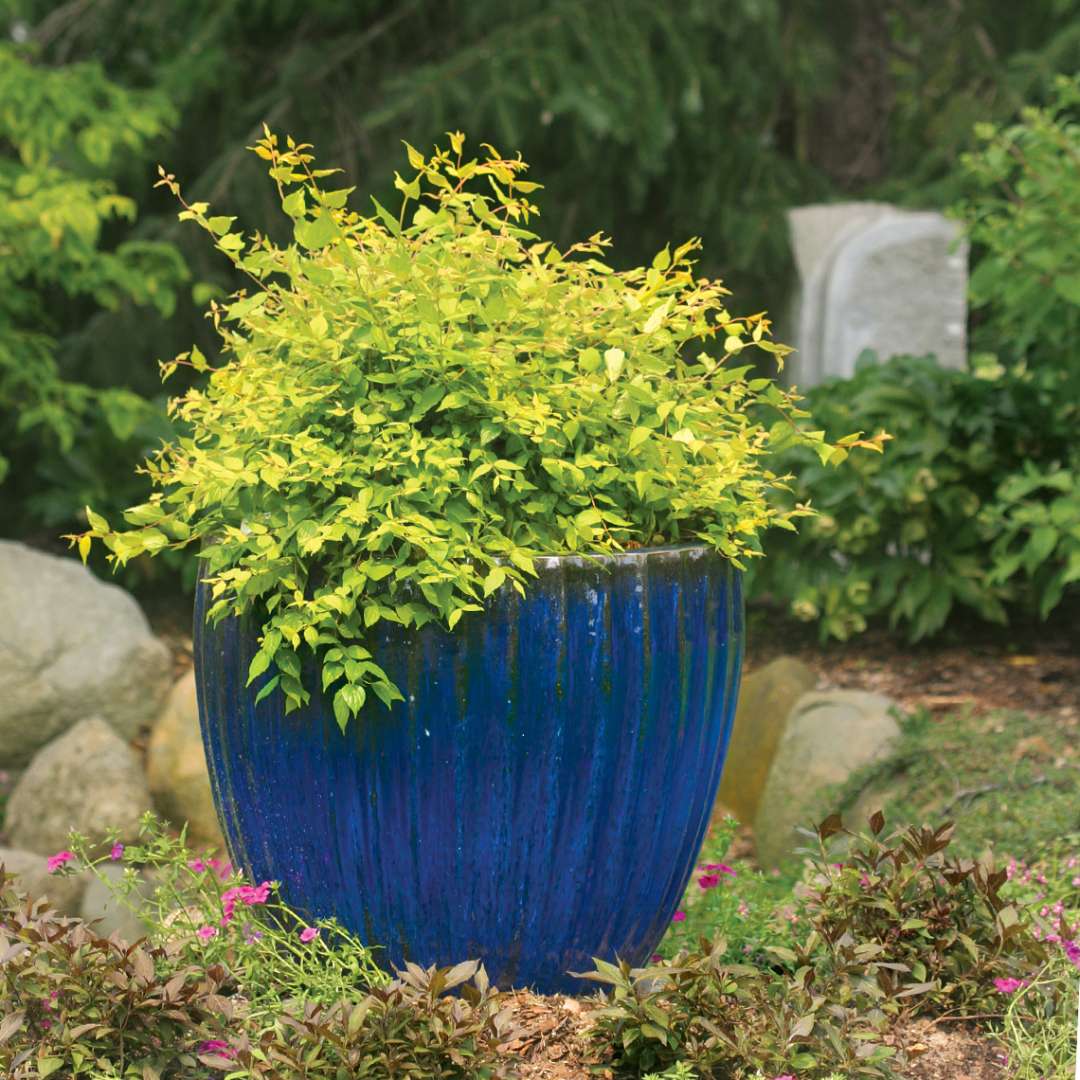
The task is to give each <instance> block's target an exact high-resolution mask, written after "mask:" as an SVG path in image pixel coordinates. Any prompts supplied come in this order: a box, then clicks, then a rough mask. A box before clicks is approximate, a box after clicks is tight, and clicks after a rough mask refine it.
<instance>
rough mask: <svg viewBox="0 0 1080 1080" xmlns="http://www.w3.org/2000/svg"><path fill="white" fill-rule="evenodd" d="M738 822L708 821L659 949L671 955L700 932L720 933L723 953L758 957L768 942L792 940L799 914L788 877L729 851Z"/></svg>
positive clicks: (760, 958) (696, 938)
mask: <svg viewBox="0 0 1080 1080" xmlns="http://www.w3.org/2000/svg"><path fill="white" fill-rule="evenodd" d="M737 828H738V822H736V820H735V819H734V818H731V817H728V818H726V819H725V820H723V821H722V822H718V823H715V824H713V825H712V826H710V828H709V832H708V835H707V836H706V838H705V843H704V845H703V846H702V849H701V851H700V853H699V854H698V866H697V869H696V870H695V871H694V874H693V876H692V877H691V879H690V884H689V885H688V887H687V891H686V896H685V898H684V900H683V903H682V904H681V905H680V909H679V911H678V912H676V915H675V920H674V921H673V922H672V924H671V927H670V928H669V930H668V932H667V934H665V935H664V940H663V941H662V942H661V944H660V948H659V950H658V953H659V955H660V956H661V957H663V958H664V959H668V960H670V959H672V958H673V957H674V956H676V955H677V954H678V953H679V952H680V951H682V950H684V949H690V948H693V947H694V946H695V945H696V944H697V942H698V941H700V940H701V938H702V937H708V938H712V937H717V936H719V937H722V938H724V939H725V940H726V941H727V943H728V949H729V953H728V956H727V959H728V960H730V961H732V962H754V963H760V962H762V961H765V960H767V959H768V953H767V950H768V949H769V947H770V946H774V945H782V944H784V943H785V942H786V941H788V940H790V938H791V934H792V932H793V928H794V927H793V923H792V920H793V919H794V920H795V921H796V923H797V920H798V915H797V913H796V912H795V905H794V903H793V901H792V896H791V881H790V880H786V879H783V878H781V877H779V876H778V875H777V876H773V875H771V874H765V873H763V872H762V871H761V870H759V869H758V868H757V867H756V866H755V865H754V864H753V863H751V862H750V861H749V860H747V859H734V858H731V857H730V855H729V854H728V852H729V850H730V848H731V844H732V840H733V839H734V837H735V833H736V830H737Z"/></svg>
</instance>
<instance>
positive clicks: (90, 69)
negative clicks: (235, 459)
mask: <svg viewBox="0 0 1080 1080" xmlns="http://www.w3.org/2000/svg"><path fill="white" fill-rule="evenodd" d="M0 100H2V101H3V102H4V103H5V108H4V109H3V110H2V112H0V253H2V258H0V483H3V484H4V488H3V490H4V496H3V499H4V508H5V510H4V520H3V522H2V523H0V528H2V529H3V530H4V532H5V533H10V532H12V531H26V530H28V529H32V528H40V527H41V526H42V525H45V526H52V527H55V526H57V525H60V524H62V523H66V522H71V521H73V520H75V518H76V514H77V513H78V511H79V509H80V507H82V506H83V505H85V504H86V502H87V501H90V500H94V501H95V502H97V503H99V504H102V503H103V504H105V505H106V506H109V507H117V508H119V507H120V506H123V505H126V503H125V501H124V500H130V499H132V498H138V497H141V496H142V492H143V491H144V490H145V489H146V486H147V485H146V482H145V480H141V479H139V480H136V479H135V478H133V477H131V475H130V471H129V470H125V471H121V472H119V473H118V472H117V467H116V466H117V463H118V461H120V460H122V459H123V458H124V457H125V456H130V455H131V454H139V453H145V452H146V451H147V450H148V449H149V448H151V447H152V446H153V445H154V444H155V443H156V441H157V440H158V438H160V437H165V436H167V435H168V434H170V431H171V429H170V427H169V425H168V422H167V420H166V418H165V416H164V410H163V407H162V404H161V403H153V402H151V401H148V400H147V399H146V398H144V397H142V396H141V395H140V394H138V393H136V392H134V391H133V390H132V389H131V386H132V383H133V382H134V383H137V382H138V380H137V378H134V377H133V372H132V366H131V364H130V363H125V364H122V365H121V364H116V365H115V367H114V369H113V372H112V374H113V375H114V376H115V377H116V382H115V383H114V384H113V385H108V386H102V385H100V384H99V383H95V382H94V380H92V379H90V378H88V377H87V372H86V370H85V367H86V365H85V363H84V360H85V357H84V356H82V355H79V350H78V349H77V348H75V347H73V345H72V342H71V340H70V337H68V340H67V341H64V340H62V339H63V338H64V337H65V334H70V332H71V329H72V327H71V323H72V322H73V321H75V320H78V322H79V325H80V327H82V328H83V333H84V334H85V335H86V337H87V338H92V337H93V331H92V330H91V329H90V326H92V319H93V318H94V316H95V315H99V314H100V313H101V312H102V311H116V310H121V309H124V308H128V309H130V310H132V311H133V312H136V313H137V314H135V315H133V318H142V319H144V320H145V319H146V318H147V315H148V313H149V312H151V311H156V312H157V313H158V314H159V315H161V316H165V315H169V314H171V313H172V311H173V309H174V307H175V303H176V297H177V291H178V289H179V288H180V287H181V286H182V284H183V283H184V282H185V280H186V279H187V277H188V272H187V269H186V267H185V264H184V261H183V259H182V258H181V256H180V253H179V251H178V250H177V249H176V248H175V247H174V246H173V245H171V244H168V243H164V242H159V241H152V240H147V239H145V238H142V239H140V238H136V237H135V236H133V235H131V234H130V230H129V229H128V228H127V226H126V223H128V222H130V221H131V220H133V219H134V217H135V214H136V203H135V201H134V199H132V198H130V197H129V196H128V195H126V194H124V193H123V192H122V190H121V184H120V180H121V179H122V178H124V177H125V176H126V175H127V174H128V173H129V170H130V169H131V165H132V162H133V161H135V160H139V159H143V160H145V158H146V157H147V156H148V155H149V153H150V152H151V151H150V148H151V146H152V144H153V141H154V140H155V139H157V138H158V137H160V136H161V135H162V134H163V133H164V132H165V131H166V130H167V129H168V127H169V126H170V125H171V124H172V123H173V122H175V119H176V117H175V112H174V109H173V107H172V106H171V105H170V103H169V101H168V99H167V96H166V95H164V94H162V93H161V92H160V91H156V90H155V91H147V90H141V91H133V90H128V89H125V88H123V87H121V86H119V85H118V84H116V83H114V82H112V81H111V80H110V79H109V78H108V77H107V76H106V74H105V72H104V71H103V70H102V68H101V66H100V65H99V64H96V63H80V64H70V65H68V66H66V67H61V68H53V67H50V66H46V65H43V64H38V63H35V62H33V60H32V59H31V57H30V56H29V54H28V51H27V50H25V49H20V48H19V47H18V46H16V45H15V44H13V43H11V42H7V43H4V44H0ZM121 223H124V224H121ZM117 240H119V242H117ZM73 314H74V315H75V320H73V318H72V316H73Z"/></svg>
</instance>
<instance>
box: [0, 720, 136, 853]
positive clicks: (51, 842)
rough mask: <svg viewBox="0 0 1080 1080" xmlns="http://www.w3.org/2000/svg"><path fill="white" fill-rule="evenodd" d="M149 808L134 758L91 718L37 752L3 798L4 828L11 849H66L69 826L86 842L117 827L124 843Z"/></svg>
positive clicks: (103, 725) (95, 840) (101, 723)
mask: <svg viewBox="0 0 1080 1080" xmlns="http://www.w3.org/2000/svg"><path fill="white" fill-rule="evenodd" d="M149 809H150V792H149V791H148V790H147V787H146V780H145V778H144V776H143V771H142V767H141V765H140V762H139V758H138V756H137V755H136V753H135V751H134V750H132V749H131V747H129V746H128V745H127V743H125V742H124V741H123V739H121V738H120V736H119V735H117V734H116V732H115V731H113V729H112V728H111V727H110V726H109V725H108V724H106V723H105V722H104V721H103V720H99V719H98V718H97V717H94V718H92V719H90V720H83V721H82V722H81V723H79V724H76V725H75V726H74V727H73V728H71V730H70V731H68V732H66V733H65V734H63V735H61V736H60V737H59V738H57V739H54V740H53V741H52V742H51V743H49V745H48V746H46V747H45V748H44V749H43V750H40V751H39V752H38V754H37V756H36V757H35V758H34V760H33V761H32V762H31V763H30V767H29V768H28V769H27V770H26V772H24V773H23V774H22V776H21V777H20V778H19V782H18V784H16V786H15V790H14V791H13V792H12V793H11V798H10V799H9V800H8V809H7V822H6V831H7V835H8V838H9V840H10V841H11V843H12V844H14V845H15V846H16V847H21V848H25V849H27V850H29V851H40V852H42V853H44V854H51V853H53V852H55V851H58V850H60V849H62V848H64V847H66V846H67V836H68V833H69V832H70V831H71V830H72V829H75V830H77V831H78V832H80V833H82V834H83V835H84V836H86V837H88V838H89V839H90V841H91V842H92V843H98V842H99V841H101V840H103V839H104V838H105V835H106V833H107V832H108V830H109V829H110V828H112V829H117V830H118V831H119V833H120V839H121V840H122V841H124V842H125V843H130V842H132V841H134V840H135V839H136V838H137V836H138V827H139V819H140V818H141V817H142V815H143V814H144V813H145V812H146V811H147V810H149Z"/></svg>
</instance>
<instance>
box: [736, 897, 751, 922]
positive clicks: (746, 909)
mask: <svg viewBox="0 0 1080 1080" xmlns="http://www.w3.org/2000/svg"><path fill="white" fill-rule="evenodd" d="M738 911H739V917H740V918H743V919H745V918H746V916H747V915H749V914H750V905H749V904H747V902H746V901H745V900H740V901H739V909H738Z"/></svg>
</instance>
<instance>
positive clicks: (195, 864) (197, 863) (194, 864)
mask: <svg viewBox="0 0 1080 1080" xmlns="http://www.w3.org/2000/svg"><path fill="white" fill-rule="evenodd" d="M188 869H189V870H194V871H195V873H196V874H201V873H202V872H203V871H204V870H205V869H206V863H204V862H203V861H202V859H192V860H191V862H189V863H188Z"/></svg>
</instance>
